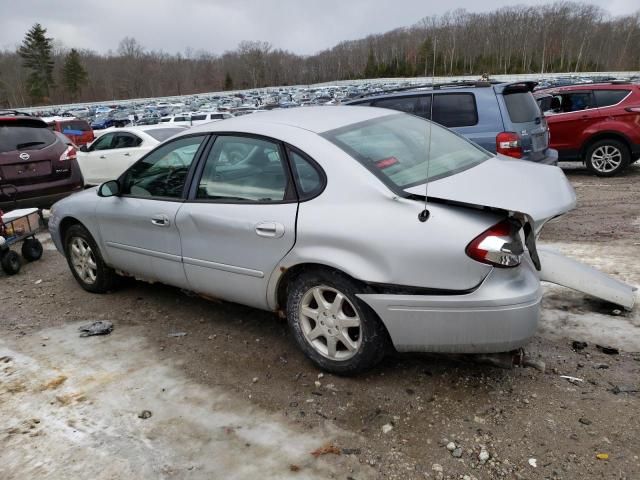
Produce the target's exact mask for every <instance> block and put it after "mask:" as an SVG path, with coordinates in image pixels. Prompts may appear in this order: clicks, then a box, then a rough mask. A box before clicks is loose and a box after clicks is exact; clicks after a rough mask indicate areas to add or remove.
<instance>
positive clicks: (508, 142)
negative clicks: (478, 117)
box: [496, 132, 522, 158]
mask: <svg viewBox="0 0 640 480" xmlns="http://www.w3.org/2000/svg"><path fill="white" fill-rule="evenodd" d="M496 152H498V153H501V154H503V155H507V156H509V157H513V158H522V145H521V144H520V137H518V134H517V133H514V132H500V133H499V134H498V135H496Z"/></svg>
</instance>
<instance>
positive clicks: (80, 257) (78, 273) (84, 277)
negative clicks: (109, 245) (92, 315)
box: [64, 225, 116, 293]
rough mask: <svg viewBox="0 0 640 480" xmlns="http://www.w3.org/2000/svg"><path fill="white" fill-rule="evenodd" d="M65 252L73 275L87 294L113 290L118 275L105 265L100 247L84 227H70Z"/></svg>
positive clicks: (65, 242) (66, 236) (66, 237)
mask: <svg viewBox="0 0 640 480" xmlns="http://www.w3.org/2000/svg"><path fill="white" fill-rule="evenodd" d="M64 251H65V256H66V257H67V263H68V264H69V268H70V269H71V273H72V274H73V276H74V277H75V279H76V280H77V282H78V283H79V284H80V286H81V287H82V288H84V289H85V290H86V291H87V292H91V293H105V292H107V291H109V290H111V289H112V288H113V286H114V284H115V279H116V274H115V272H114V271H113V269H112V268H110V267H108V266H107V264H106V263H104V260H103V259H102V255H101V254H100V250H99V248H98V245H97V244H96V242H95V240H94V239H93V237H92V236H91V234H90V233H89V231H88V230H87V229H86V228H84V227H83V226H82V225H72V226H71V227H69V230H68V231H67V233H66V235H65V241H64Z"/></svg>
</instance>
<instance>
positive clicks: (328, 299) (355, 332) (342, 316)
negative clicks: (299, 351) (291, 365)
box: [299, 285, 362, 361]
mask: <svg viewBox="0 0 640 480" xmlns="http://www.w3.org/2000/svg"><path fill="white" fill-rule="evenodd" d="M299 319H300V326H301V329H302V334H303V335H304V338H305V340H306V341H307V342H309V344H310V345H311V346H312V347H313V348H314V349H315V350H316V351H317V352H318V353H319V354H320V355H322V356H324V357H326V358H329V359H331V360H338V361H343V360H349V359H350V358H352V357H353V356H354V355H355V354H356V353H358V350H359V348H360V344H361V342H362V325H361V320H360V316H359V315H358V312H357V310H356V309H355V308H354V306H353V304H352V303H351V302H350V301H349V299H348V298H347V297H346V296H345V295H344V294H343V293H342V292H340V291H338V290H336V289H335V288H332V287H328V286H325V285H321V286H316V287H313V288H311V289H309V290H308V291H307V292H306V293H305V294H304V295H303V297H302V301H301V302H300V311H299Z"/></svg>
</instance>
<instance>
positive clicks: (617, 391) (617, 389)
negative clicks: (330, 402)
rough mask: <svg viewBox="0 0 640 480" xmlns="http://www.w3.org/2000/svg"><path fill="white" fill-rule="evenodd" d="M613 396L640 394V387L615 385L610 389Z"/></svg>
mask: <svg viewBox="0 0 640 480" xmlns="http://www.w3.org/2000/svg"><path fill="white" fill-rule="evenodd" d="M611 392H613V393H614V394H615V395H618V394H620V393H638V392H640V387H638V386H636V385H616V386H615V387H613V388H612V389H611Z"/></svg>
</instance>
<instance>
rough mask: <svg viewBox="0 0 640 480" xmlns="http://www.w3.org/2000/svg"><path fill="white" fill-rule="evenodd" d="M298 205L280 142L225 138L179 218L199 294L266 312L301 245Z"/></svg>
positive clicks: (191, 278) (184, 249) (190, 273)
mask: <svg viewBox="0 0 640 480" xmlns="http://www.w3.org/2000/svg"><path fill="white" fill-rule="evenodd" d="M297 207H298V204H297V199H296V195H295V189H294V187H293V184H292V182H291V178H290V173H289V168H288V165H287V161H286V158H285V155H284V151H283V148H282V146H281V145H280V144H279V143H278V142H274V141H270V140H266V139H262V138H253V137H249V136H232V135H223V136H218V137H217V139H216V141H215V143H214V144H213V147H212V148H211V151H210V152H209V154H208V156H207V158H206V162H205V163H204V165H203V166H202V173H200V174H199V176H197V177H196V182H195V185H194V188H193V190H192V192H191V195H190V197H189V200H188V201H187V202H186V203H185V204H184V205H183V207H182V208H181V209H180V210H179V211H178V216H177V218H176V223H177V226H178V229H179V230H180V236H181V238H182V256H183V262H184V269H185V272H186V275H187V279H188V281H189V284H190V286H191V289H192V290H194V291H196V292H198V293H204V294H207V295H211V296H214V297H218V298H223V299H225V300H229V301H233V302H238V303H243V304H246V305H251V306H254V307H258V308H266V306H267V295H266V290H267V283H268V281H269V277H270V275H271V273H272V272H273V270H274V269H275V268H276V266H277V264H278V263H279V262H280V260H282V258H283V257H284V256H285V255H286V254H287V253H288V252H289V250H290V249H291V248H292V247H293V244H294V242H295V224H296V212H297Z"/></svg>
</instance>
